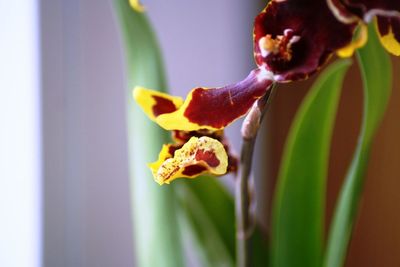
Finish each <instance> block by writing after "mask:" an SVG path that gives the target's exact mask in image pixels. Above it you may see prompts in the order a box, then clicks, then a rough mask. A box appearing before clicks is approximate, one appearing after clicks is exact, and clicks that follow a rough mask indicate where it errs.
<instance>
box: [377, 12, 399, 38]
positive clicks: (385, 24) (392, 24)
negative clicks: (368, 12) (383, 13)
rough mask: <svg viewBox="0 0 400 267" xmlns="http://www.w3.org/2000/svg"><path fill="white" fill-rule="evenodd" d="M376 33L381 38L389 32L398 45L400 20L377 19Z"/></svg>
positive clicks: (393, 18)
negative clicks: (377, 32)
mask: <svg viewBox="0 0 400 267" xmlns="http://www.w3.org/2000/svg"><path fill="white" fill-rule="evenodd" d="M378 31H379V33H380V35H381V36H385V35H388V34H389V33H390V31H392V32H393V36H394V38H395V39H396V41H397V42H398V43H400V18H395V17H392V18H390V17H389V18H388V17H380V16H379V17H378Z"/></svg>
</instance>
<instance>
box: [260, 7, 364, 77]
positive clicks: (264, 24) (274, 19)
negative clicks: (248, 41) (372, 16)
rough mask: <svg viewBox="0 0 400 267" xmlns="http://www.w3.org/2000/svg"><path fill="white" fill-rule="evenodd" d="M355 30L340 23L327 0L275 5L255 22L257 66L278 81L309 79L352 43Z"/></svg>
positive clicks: (268, 8) (352, 26)
mask: <svg viewBox="0 0 400 267" xmlns="http://www.w3.org/2000/svg"><path fill="white" fill-rule="evenodd" d="M355 26H356V24H355V23H352V24H344V23H341V22H340V21H338V20H337V19H336V17H335V16H334V15H333V13H332V12H331V10H330V9H329V8H328V6H327V3H326V1H325V0H286V1H279V2H278V1H272V2H270V3H269V4H268V6H267V7H266V9H265V10H264V11H263V12H261V13H260V14H259V15H258V16H257V17H256V19H255V23H254V56H255V60H256V63H257V65H258V66H263V67H265V68H266V69H267V70H270V71H272V72H273V73H274V74H275V78H276V79H277V80H278V81H282V82H286V81H291V80H299V79H304V78H307V77H308V76H309V75H310V74H312V73H314V72H315V71H317V70H318V68H320V67H321V66H322V65H323V64H324V63H325V62H326V61H327V59H328V58H329V56H330V55H331V54H332V53H333V52H335V51H336V50H337V49H339V48H342V47H344V46H346V45H347V44H348V43H350V42H351V40H352V36H353V32H354V28H355ZM262 38H265V39H262ZM263 40H266V41H265V42H263ZM267 41H268V42H267ZM260 44H265V46H263V47H266V48H267V49H261V48H260ZM268 49H270V50H268Z"/></svg>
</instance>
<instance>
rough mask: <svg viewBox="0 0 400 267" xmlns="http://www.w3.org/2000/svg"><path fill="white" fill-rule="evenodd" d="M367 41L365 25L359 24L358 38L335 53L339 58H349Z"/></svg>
mask: <svg viewBox="0 0 400 267" xmlns="http://www.w3.org/2000/svg"><path fill="white" fill-rule="evenodd" d="M367 40H368V27H367V25H365V24H360V28H359V32H358V36H357V37H356V38H355V39H354V40H353V41H352V42H351V43H350V44H348V45H347V46H345V47H343V48H341V49H339V50H338V51H337V52H336V53H337V55H338V56H339V57H341V58H347V57H351V56H352V55H353V54H354V52H355V50H357V49H358V48H361V47H363V46H364V45H365V44H366V43H367Z"/></svg>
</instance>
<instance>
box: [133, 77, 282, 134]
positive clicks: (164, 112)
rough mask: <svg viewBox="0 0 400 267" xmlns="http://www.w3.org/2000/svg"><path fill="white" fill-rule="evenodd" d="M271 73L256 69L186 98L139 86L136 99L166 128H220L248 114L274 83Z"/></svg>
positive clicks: (212, 129) (135, 92)
mask: <svg viewBox="0 0 400 267" xmlns="http://www.w3.org/2000/svg"><path fill="white" fill-rule="evenodd" d="M273 79H274V77H273V76H272V74H271V73H270V72H266V71H265V70H262V69H258V70H254V71H252V72H251V73H250V74H249V75H248V76H247V77H246V78H245V79H244V80H243V81H241V82H239V83H236V84H231V85H228V86H225V87H221V88H202V87H199V88H195V89H193V90H192V91H191V92H190V93H189V94H188V96H187V98H186V100H185V101H182V99H181V98H180V97H174V96H169V95H167V94H163V93H160V92H157V91H153V90H149V89H145V88H143V87H136V88H135V89H134V91H133V95H134V98H135V100H136V102H137V103H138V104H139V105H140V106H141V108H142V109H143V111H144V112H145V113H146V114H147V115H148V116H149V118H150V119H152V120H154V121H155V122H156V123H157V124H158V125H160V126H161V127H162V128H164V129H166V130H181V131H198V130H202V129H206V130H211V131H217V130H221V129H223V128H225V127H226V126H227V125H229V124H231V123H232V122H233V121H235V120H236V119H238V118H240V117H242V116H244V115H245V114H246V113H247V111H248V110H249V109H250V108H251V106H252V105H253V103H254V102H255V101H256V100H257V99H258V98H260V97H262V96H263V95H264V94H265V93H266V92H267V91H268V90H269V88H270V87H271V86H272V84H273Z"/></svg>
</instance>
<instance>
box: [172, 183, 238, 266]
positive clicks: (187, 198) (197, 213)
mask: <svg viewBox="0 0 400 267" xmlns="http://www.w3.org/2000/svg"><path fill="white" fill-rule="evenodd" d="M176 183H177V184H178V183H179V185H180V189H181V190H180V192H181V194H180V196H181V198H180V199H181V205H182V207H184V211H185V213H184V214H183V219H184V220H186V223H187V224H188V225H189V226H190V230H191V231H192V235H194V236H193V238H194V239H195V241H196V243H197V245H198V247H199V248H200V249H201V251H198V252H199V255H201V256H202V261H203V264H202V266H216V267H217V266H226V267H228V266H234V262H235V228H234V223H233V222H234V218H235V217H234V203H233V198H232V196H231V195H230V194H229V192H227V190H226V189H225V188H223V186H222V185H221V184H220V183H219V182H218V181H217V180H216V178H214V177H199V178H196V179H195V180H181V181H179V182H176Z"/></svg>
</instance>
